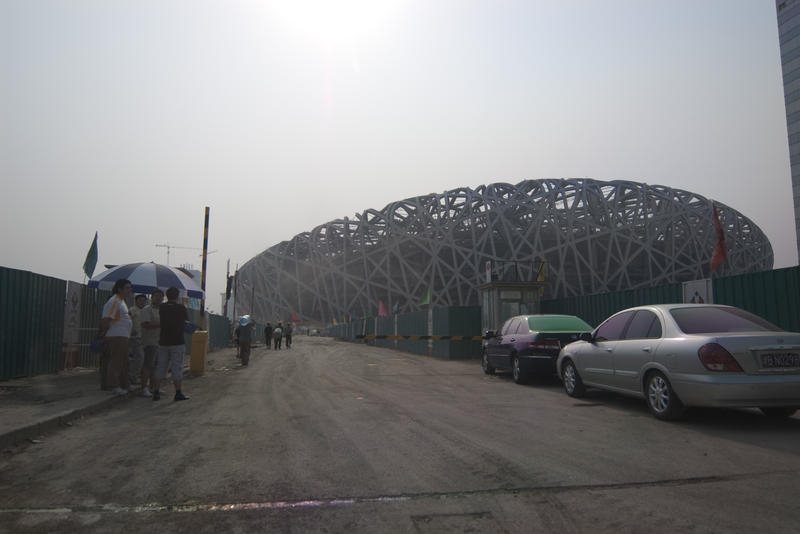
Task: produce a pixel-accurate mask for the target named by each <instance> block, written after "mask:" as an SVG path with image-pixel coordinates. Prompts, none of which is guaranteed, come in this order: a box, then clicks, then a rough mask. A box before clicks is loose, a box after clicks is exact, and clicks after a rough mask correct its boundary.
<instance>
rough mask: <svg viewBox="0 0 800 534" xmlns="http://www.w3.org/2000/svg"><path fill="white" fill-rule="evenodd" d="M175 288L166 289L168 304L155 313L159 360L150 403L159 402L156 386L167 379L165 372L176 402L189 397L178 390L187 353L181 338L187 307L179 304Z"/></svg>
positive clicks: (186, 316) (186, 318) (158, 391)
mask: <svg viewBox="0 0 800 534" xmlns="http://www.w3.org/2000/svg"><path fill="white" fill-rule="evenodd" d="M178 295H179V292H178V288H176V287H170V288H169V289H167V302H166V304H162V305H161V306H160V308H159V310H158V315H159V319H160V320H159V325H160V331H159V337H158V359H157V360H156V372H155V380H154V381H153V388H154V390H153V400H154V401H157V400H161V391H160V390H159V387H160V386H161V382H162V381H163V380H165V379H166V378H167V369H169V371H170V373H172V383H173V384H175V398H174V400H176V401H182V400H187V399H188V398H189V397H187V396H186V395H184V394H183V392H182V391H181V383H182V381H183V355H184V354H185V353H186V342H185V340H184V338H183V328H184V323H185V322H186V321H187V320H188V319H189V314H188V312H187V311H186V307H185V306H184V305H183V304H181V303H180V302H178Z"/></svg>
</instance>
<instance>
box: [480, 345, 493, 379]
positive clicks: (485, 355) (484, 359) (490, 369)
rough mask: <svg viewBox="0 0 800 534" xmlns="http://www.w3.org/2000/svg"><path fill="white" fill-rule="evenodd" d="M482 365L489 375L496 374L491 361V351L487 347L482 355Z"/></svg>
mask: <svg viewBox="0 0 800 534" xmlns="http://www.w3.org/2000/svg"><path fill="white" fill-rule="evenodd" d="M481 367H483V372H484V373H486V374H487V375H493V374H494V367H492V365H491V364H490V363H489V353H488V352H486V349H483V356H481Z"/></svg>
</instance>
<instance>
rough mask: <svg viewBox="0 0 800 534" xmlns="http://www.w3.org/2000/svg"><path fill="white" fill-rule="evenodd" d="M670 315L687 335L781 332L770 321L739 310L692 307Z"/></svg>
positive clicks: (675, 311) (676, 309) (675, 309)
mask: <svg viewBox="0 0 800 534" xmlns="http://www.w3.org/2000/svg"><path fill="white" fill-rule="evenodd" d="M670 314H672V317H673V318H674V319H675V322H676V323H677V324H678V328H680V329H681V331H682V332H683V333H685V334H710V333H713V332H753V331H756V332H762V331H768V332H781V331H782V329H781V328H778V327H777V326H775V325H774V324H772V323H770V322H769V321H767V320H765V319H762V318H761V317H759V316H758V315H753V314H752V313H750V312H747V311H744V310H740V309H739V308H717V307H713V306H708V307H707V306H701V307H697V306H690V307H686V308H673V309H672V310H670Z"/></svg>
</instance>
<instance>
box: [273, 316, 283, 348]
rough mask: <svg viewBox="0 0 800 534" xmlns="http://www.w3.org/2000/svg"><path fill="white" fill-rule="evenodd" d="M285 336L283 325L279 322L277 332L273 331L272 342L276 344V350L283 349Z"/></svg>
mask: <svg viewBox="0 0 800 534" xmlns="http://www.w3.org/2000/svg"><path fill="white" fill-rule="evenodd" d="M282 336H283V323H282V322H280V321H279V322H278V324H277V326H276V327H275V330H273V331H272V341H274V342H275V350H279V349H280V348H281V337H282Z"/></svg>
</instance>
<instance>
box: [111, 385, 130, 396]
mask: <svg viewBox="0 0 800 534" xmlns="http://www.w3.org/2000/svg"><path fill="white" fill-rule="evenodd" d="M111 394H112V395H114V396H115V397H121V396H123V395H127V394H128V390H127V389H122V388H121V387H119V386H117V387H115V388H114V389H112V390H111Z"/></svg>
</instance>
